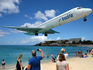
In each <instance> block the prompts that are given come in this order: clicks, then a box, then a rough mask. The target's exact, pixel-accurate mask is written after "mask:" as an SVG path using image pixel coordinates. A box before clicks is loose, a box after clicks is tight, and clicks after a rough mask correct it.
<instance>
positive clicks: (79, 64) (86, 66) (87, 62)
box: [5, 54, 93, 70]
mask: <svg viewBox="0 0 93 70" xmlns="http://www.w3.org/2000/svg"><path fill="white" fill-rule="evenodd" d="M67 62H68V63H69V70H93V57H91V55H90V54H89V55H88V57H87V58H80V57H73V58H68V59H67ZM23 65H24V66H26V65H27V63H26V64H23ZM5 70H15V68H9V69H5ZM41 70H56V63H53V62H52V61H51V60H50V61H42V62H41Z"/></svg>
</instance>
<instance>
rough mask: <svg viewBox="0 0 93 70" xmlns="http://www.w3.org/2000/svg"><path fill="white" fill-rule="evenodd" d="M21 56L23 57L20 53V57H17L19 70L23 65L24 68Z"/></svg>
mask: <svg viewBox="0 0 93 70" xmlns="http://www.w3.org/2000/svg"><path fill="white" fill-rule="evenodd" d="M21 57H22V54H20V55H19V57H18V58H17V64H16V69H17V70H21V66H22V68H24V67H23V65H22V64H21Z"/></svg>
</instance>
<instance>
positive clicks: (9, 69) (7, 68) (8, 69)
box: [0, 57, 75, 70]
mask: <svg viewBox="0 0 93 70" xmlns="http://www.w3.org/2000/svg"><path fill="white" fill-rule="evenodd" d="M71 58H75V57H69V58H67V59H71ZM47 63H53V62H52V60H42V61H41V64H47ZM22 65H23V66H24V67H27V65H28V62H25V63H22ZM15 68H16V63H15V64H9V65H6V66H5V69H4V70H15ZM0 70H2V66H1V67H0Z"/></svg>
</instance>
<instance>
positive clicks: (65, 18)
mask: <svg viewBox="0 0 93 70" xmlns="http://www.w3.org/2000/svg"><path fill="white" fill-rule="evenodd" d="M72 17H73V13H72V14H68V15H67V16H65V17H62V20H63V21H64V20H67V19H69V18H72Z"/></svg>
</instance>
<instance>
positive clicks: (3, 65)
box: [2, 59, 5, 69]
mask: <svg viewBox="0 0 93 70" xmlns="http://www.w3.org/2000/svg"><path fill="white" fill-rule="evenodd" d="M4 68H5V60H4V59H3V61H2V69H4Z"/></svg>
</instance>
